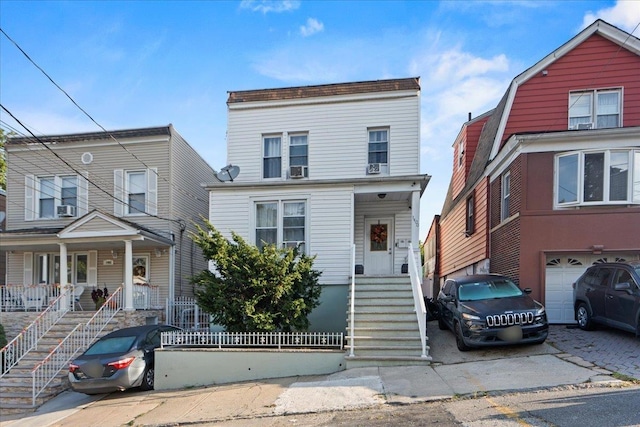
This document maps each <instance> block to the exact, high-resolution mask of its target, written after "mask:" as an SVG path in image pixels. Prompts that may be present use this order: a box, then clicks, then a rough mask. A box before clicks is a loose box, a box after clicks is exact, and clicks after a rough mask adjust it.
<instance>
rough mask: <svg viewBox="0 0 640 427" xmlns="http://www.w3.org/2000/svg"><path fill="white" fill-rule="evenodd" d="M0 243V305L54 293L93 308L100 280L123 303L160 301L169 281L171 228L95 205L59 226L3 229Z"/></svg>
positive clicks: (34, 302)
mask: <svg viewBox="0 0 640 427" xmlns="http://www.w3.org/2000/svg"><path fill="white" fill-rule="evenodd" d="M2 249H3V251H5V253H6V257H7V283H6V285H4V286H2V287H1V288H0V310H2V311H29V310H34V311H41V310H43V309H44V308H46V307H47V306H48V304H49V303H50V302H52V301H53V300H55V298H56V297H57V296H58V295H67V296H66V297H65V298H66V299H67V300H66V301H63V302H62V303H63V304H68V306H69V307H70V309H72V310H95V309H98V308H100V305H101V304H102V303H103V302H104V299H106V298H104V297H105V295H104V290H105V288H106V290H107V293H113V292H115V291H116V289H118V288H120V287H122V292H123V297H124V298H123V307H122V308H123V309H124V310H126V311H134V310H139V309H152V308H161V307H162V306H163V304H162V301H164V298H166V296H168V295H169V294H170V292H171V289H172V288H173V283H174V274H173V268H172V266H173V265H174V261H173V260H174V258H175V251H174V243H173V240H172V239H171V238H170V236H163V235H161V234H159V233H157V232H153V231H151V230H149V229H146V228H145V227H143V226H140V225H138V224H135V223H132V222H130V221H126V220H122V219H121V218H117V217H114V216H112V215H109V214H105V213H102V212H99V211H93V212H90V213H88V214H87V215H85V216H84V217H81V218H79V219H78V220H76V221H74V222H72V223H71V224H69V225H68V226H66V227H64V228H50V229H47V228H38V229H36V228H34V229H25V230H9V231H6V232H4V233H3V236H2ZM65 259H66V262H61V260H65ZM64 289H71V290H72V292H70V293H66V294H65V293H64V292H61V291H62V290H64Z"/></svg>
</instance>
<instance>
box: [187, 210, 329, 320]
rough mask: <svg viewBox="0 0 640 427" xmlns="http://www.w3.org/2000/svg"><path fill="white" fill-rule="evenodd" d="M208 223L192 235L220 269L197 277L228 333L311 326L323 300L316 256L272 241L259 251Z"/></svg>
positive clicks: (200, 295) (203, 298) (199, 295)
mask: <svg viewBox="0 0 640 427" xmlns="http://www.w3.org/2000/svg"><path fill="white" fill-rule="evenodd" d="M205 224H206V229H203V228H202V227H200V226H198V227H197V229H198V230H197V233H193V234H192V239H193V240H194V242H195V243H196V244H197V245H198V246H199V247H200V248H201V249H202V252H203V254H204V256H205V258H206V259H207V260H210V261H213V262H214V263H215V266H216V267H217V268H216V272H211V271H209V270H205V271H203V272H201V273H200V274H198V275H196V276H195V277H194V278H193V283H195V284H196V285H197V288H196V300H197V301H198V304H199V305H200V306H201V307H202V308H203V310H205V311H206V312H208V313H209V314H211V315H212V317H213V319H214V321H215V322H216V323H218V324H220V325H222V326H224V327H225V329H226V330H227V331H228V332H271V331H283V332H291V331H293V330H307V329H308V328H309V320H308V315H309V313H311V310H313V309H314V308H315V307H317V306H318V304H319V303H320V302H319V300H320V293H321V288H320V285H319V284H318V279H319V277H320V274H321V273H320V272H319V271H317V270H314V269H313V268H312V267H313V261H314V260H315V257H310V256H307V255H306V254H304V253H302V252H300V251H298V250H297V249H278V248H276V247H275V246H272V245H267V246H265V247H263V249H262V250H260V249H259V248H258V247H257V246H254V245H251V244H248V243H246V242H245V241H244V239H243V238H242V237H240V236H239V235H237V234H236V233H232V239H233V241H229V240H227V239H225V238H224V237H223V236H222V234H221V233H220V232H219V231H218V230H216V229H215V227H214V226H213V225H212V224H211V223H209V222H208V221H206V220H205Z"/></svg>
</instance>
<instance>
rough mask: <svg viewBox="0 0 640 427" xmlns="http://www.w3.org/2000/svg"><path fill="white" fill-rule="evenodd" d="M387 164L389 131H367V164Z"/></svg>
mask: <svg viewBox="0 0 640 427" xmlns="http://www.w3.org/2000/svg"><path fill="white" fill-rule="evenodd" d="M373 163H380V164H383V165H386V164H388V163H389V129H373V130H369V164H373Z"/></svg>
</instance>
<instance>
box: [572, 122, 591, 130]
mask: <svg viewBox="0 0 640 427" xmlns="http://www.w3.org/2000/svg"><path fill="white" fill-rule="evenodd" d="M576 129H593V123H578V126H577V127H576Z"/></svg>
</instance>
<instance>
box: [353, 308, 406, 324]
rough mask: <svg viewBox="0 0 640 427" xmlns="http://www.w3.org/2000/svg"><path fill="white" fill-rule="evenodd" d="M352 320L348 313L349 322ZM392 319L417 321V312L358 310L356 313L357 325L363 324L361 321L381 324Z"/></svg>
mask: <svg viewBox="0 0 640 427" xmlns="http://www.w3.org/2000/svg"><path fill="white" fill-rule="evenodd" d="M350 321H351V315H350V314H347V324H349V322H350ZM390 321H396V322H397V321H404V322H417V319H416V314H415V313H411V312H408V313H404V312H398V313H391V312H389V311H386V312H376V311H369V310H368V311H357V312H356V313H355V322H356V325H362V323H361V322H378V323H379V324H380V323H382V324H384V323H386V322H390Z"/></svg>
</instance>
